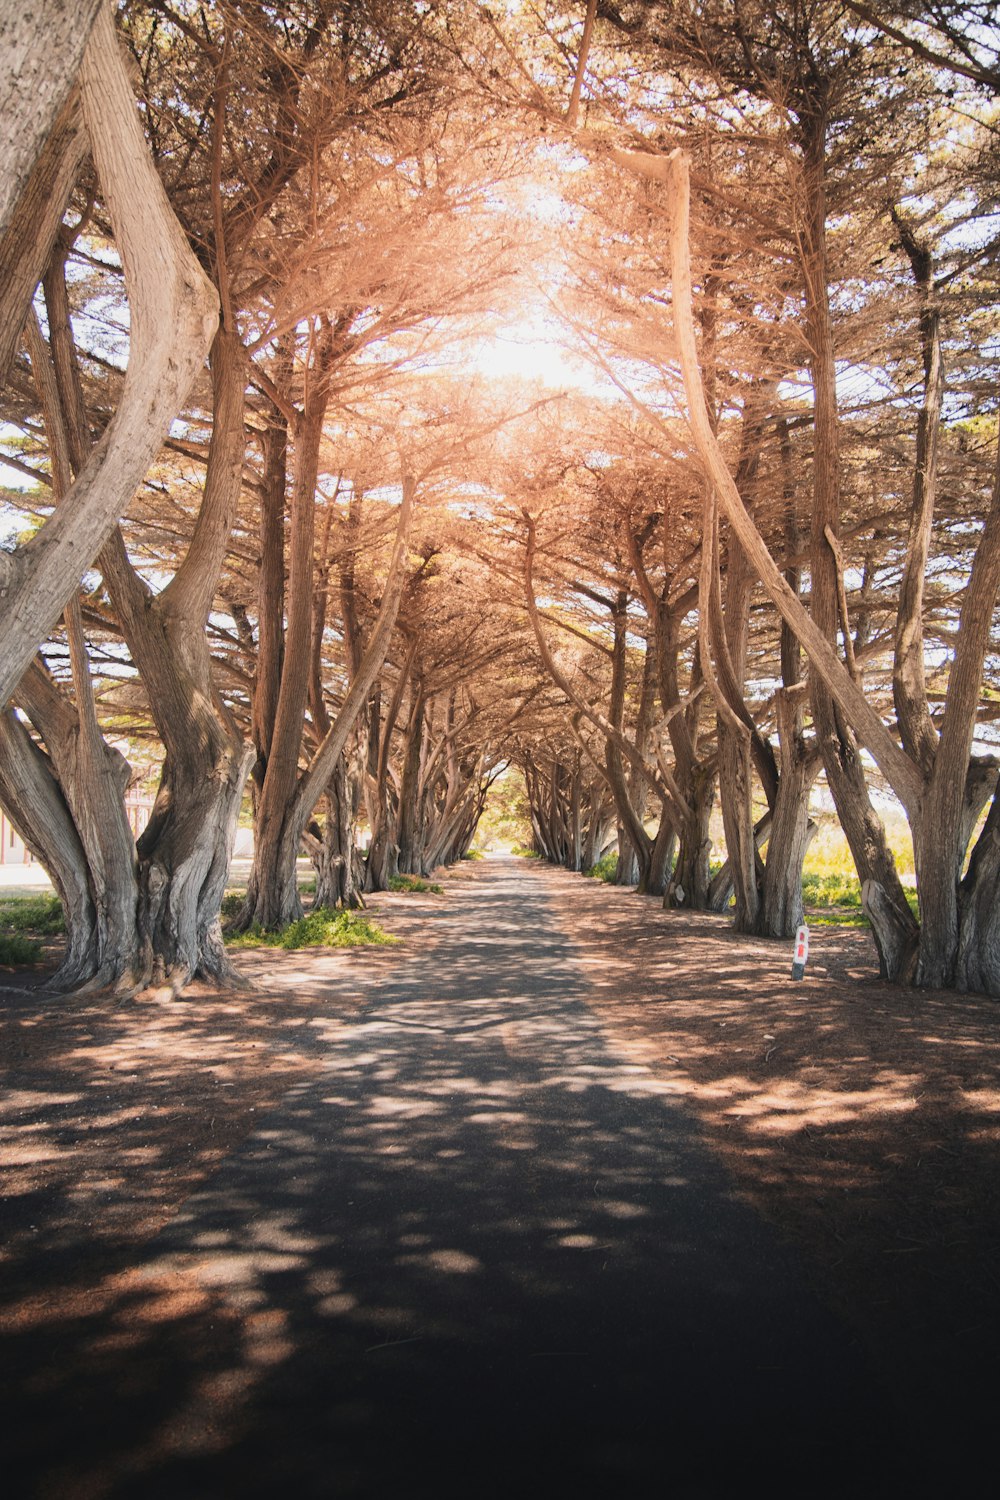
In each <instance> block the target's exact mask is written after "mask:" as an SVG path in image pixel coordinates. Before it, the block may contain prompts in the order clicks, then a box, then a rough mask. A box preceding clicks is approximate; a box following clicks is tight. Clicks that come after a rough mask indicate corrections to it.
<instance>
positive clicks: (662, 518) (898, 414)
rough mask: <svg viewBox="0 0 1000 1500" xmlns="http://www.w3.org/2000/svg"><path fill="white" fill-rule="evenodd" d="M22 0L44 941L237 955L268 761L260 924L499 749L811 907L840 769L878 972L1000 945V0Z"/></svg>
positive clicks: (550, 839)
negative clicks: (807, 876) (963, 1)
mask: <svg viewBox="0 0 1000 1500" xmlns="http://www.w3.org/2000/svg"><path fill="white" fill-rule="evenodd" d="M21 9H22V15H21V17H20V19H19V20H18V22H17V24H16V26H15V27H13V31H12V35H11V38H10V43H11V45H10V47H9V48H8V63H9V64H10V68H11V69H14V71H13V72H11V73H10V77H9V78H8V77H7V74H6V73H5V72H3V71H0V119H2V121H3V130H4V132H5V136H4V139H5V140H7V141H8V143H9V144H10V150H9V151H8V152H7V153H6V156H5V162H6V165H5V168H4V175H3V184H2V194H0V267H2V268H3V271H4V275H3V278H2V291H0V377H2V380H3V397H2V399H3V425H2V426H0V457H2V461H3V465H4V470H3V473H4V476H5V481H6V482H5V488H4V490H3V496H2V504H0V528H2V535H0V542H2V550H0V621H2V624H3V633H4V643H5V651H4V653H3V664H2V668H0V675H2V694H3V700H4V703H5V705H6V708H5V711H4V713H3V715H2V717H0V801H2V803H3V805H4V807H5V809H6V810H7V811H8V813H9V815H10V816H11V818H12V820H13V821H14V823H15V825H16V826H17V827H18V829H19V830H20V831H21V832H22V834H23V836H24V838H25V840H26V842H27V843H28V844H29V846H30V847H31V848H32V850H33V851H34V852H35V853H36V855H37V856H38V857H39V858H40V859H41V860H42V862H43V863H44V864H45V866H46V868H47V869H48V870H49V871H50V872H51V874H52V878H53V880H54V882H55V884H56V886H57V889H58V890H59V893H60V896H61V897H62V900H63V904H64V907H65V910H66V913H67V919H68V927H69V941H68V944H67V951H66V955H65V958H64V961H63V964H62V967H61V969H60V971H59V973H58V975H57V976H56V978H55V979H54V980H53V984H54V985H55V986H56V987H64V988H65V987H80V986H93V987H95V988H100V987H110V988H113V989H116V990H117V991H119V992H121V993H128V994H132V993H136V992H138V991H140V990H142V989H144V988H145V987H147V986H149V985H166V986H168V987H169V988H171V989H173V990H175V991H176V990H178V989H180V988H181V987H182V986H183V985H184V984H185V983H187V981H188V980H189V979H190V978H191V977H192V976H194V975H196V974H199V973H200V974H208V975H212V976H214V977H216V978H219V979H222V980H225V981H226V982H229V983H239V976H238V974H237V972H236V971H235V970H234V968H233V966H232V964H231V962H230V959H229V957H228V955H227V953H226V950H225V948H224V945H223V942H222V936H221V930H220V917H219V914H220V908H221V902H222V896H223V892H224V889H225V883H226V875H227V871H228V868H229V862H230V858H231V852H232V842H233V837H234V833H235V829H236V825H237V821H238V818H239V817H240V814H241V808H242V807H245V806H246V805H247V803H248V800H249V805H250V807H251V808H252V816H253V821H254V828H255V856H254V867H253V872H252V875H251V879H250V884H249V889H248V892H247V897H246V901H245V903H244V906H243V910H242V912H241V913H240V915H239V917H238V918H237V919H236V921H237V925H239V926H242V927H244V928H247V927H251V926H255V925H262V926H264V927H266V928H273V927H278V926H281V925H282V924H285V923H287V922H289V921H291V920H293V919H294V918H296V917H297V916H299V915H301V896H300V892H299V889H298V883H297V880H296V858H297V857H298V856H299V855H300V854H301V852H302V851H303V850H304V851H306V852H307V853H309V854H310V856H311V857H312V858H313V861H314V863H315V865H316V870H317V882H318V889H317V897H316V899H317V902H320V903H321V904H329V905H333V904H343V905H352V904H356V903H359V902H362V901H363V900H364V894H365V892H366V891H371V890H377V889H380V888H383V887H384V886H385V884H386V883H387V882H388V881H389V880H390V879H391V878H392V877H393V876H394V875H396V874H398V873H414V874H425V873H427V872H429V871H430V870H431V869H433V868H434V867H435V866H436V865H438V864H440V863H444V862H448V861H450V860H453V859H456V858H458V857H460V855H461V854H462V853H463V852H465V851H466V850H467V849H468V848H469V845H470V842H471V840H472V838H473V835H474V832H475V828H476V824H477V821H478V819H479V817H480V816H481V814H482V811H483V807H484V805H485V800H486V797H487V795H488V792H489V787H490V785H491V782H492V781H493V780H494V779H495V778H496V777H497V775H498V774H500V772H501V771H502V770H503V768H504V767H506V766H508V765H512V766H517V767H519V768H520V770H521V771H522V773H523V775H524V777H525V784H526V789H527V794H528V804H529V811H530V818H531V825H532V830H533V836H534V841H535V844H536V847H537V850H538V852H540V853H543V854H544V855H545V856H547V857H549V858H552V859H555V860H558V861H560V862H562V863H565V864H566V865H568V866H569V867H570V868H573V869H583V868H586V867H588V866H590V865H592V864H594V863H595V862H596V860H597V859H598V858H599V856H600V855H601V854H602V853H604V852H605V851H606V850H607V849H608V848H609V847H612V846H613V847H616V848H617V851H618V878H619V879H621V880H622V881H623V882H625V883H629V884H636V885H637V886H638V887H639V889H640V890H641V891H643V892H644V893H646V894H647V895H649V896H656V897H659V898H661V899H662V900H663V902H664V904H665V905H667V906H668V907H691V906H694V907H702V908H712V909H716V910H718V911H727V910H731V911H732V914H733V921H734V923H735V925H736V927H737V929H738V930H739V931H742V932H745V933H753V934H757V935H762V936H770V937H783V938H787V937H789V936H790V935H792V934H794V931H795V928H796V926H797V925H798V923H799V922H801V920H802V913H803V907H802V880H801V875H802V865H803V860H804V858H805V856H806V851H807V849H808V845H809V841H810V838H811V836H812V833H813V831H814V828H815V809H816V805H817V804H816V788H817V787H818V786H823V787H825V789H826V792H825V795H828V796H829V797H830V798H831V799H832V803H833V805H834V806H835V808H836V813H837V816H838V818H839V820H840V823H841V826H842V827H843V830H844V833H845V835H846V838H847V841H848V843H849V845H850V849H851V853H852V856H853V858H854V861H855V864H856V867H857V871H858V875H859V878H860V879H861V881H862V882H863V891H864V902H865V908H866V912H867V914H868V917H869V920H870V922H871V925H872V931H873V936H874V939H875V943H876V947H877V950H878V957H879V962H880V966H881V969H882V972H883V974H884V975H885V976H886V977H889V978H891V979H894V980H898V981H901V982H906V983H917V984H920V985H936V986H941V985H944V986H953V987H957V988H959V989H967V990H974V991H982V992H986V993H989V994H994V995H996V994H1000V899H998V898H1000V836H998V835H1000V789H998V772H1000V759H998V755H997V704H998V703H1000V653H998V628H997V627H998V617H997V599H998V592H1000V458H998V444H997V430H998V411H1000V403H998V375H1000V336H998V328H1000V324H998V305H1000V287H998V276H997V272H998V252H1000V203H998V182H1000V175H998V163H1000V114H998V110H997V83H998V79H1000V29H998V27H997V24H996V20H995V17H994V16H993V14H992V10H991V8H990V7H987V6H975V5H962V6H958V5H954V4H951V3H945V0H940V3H939V0H921V3H912V4H911V3H906V4H902V3H901V4H899V5H896V6H893V5H889V6H882V5H880V6H878V7H870V6H867V5H863V4H856V3H851V0H777V3H768V4H764V3H763V0H670V3H668V0H622V3H621V4H612V3H605V0H579V3H569V0H564V3H561V4H560V3H553V0H541V3H535V4H531V5H528V4H523V3H520V0H510V3H509V4H506V5H504V6H502V7H486V6H480V5H474V4H471V3H468V0H437V3H433V0H408V3H405V4H399V3H388V0H334V3H331V0H295V3H293V4H292V3H290V4H286V5H281V6H265V7H262V6H260V5H256V4H246V3H244V0H214V3H196V0H173V3H170V0H121V3H119V4H117V5H112V4H111V3H110V0H101V3H100V4H95V3H94V0H86V3H84V0H74V3H72V4H71V3H67V5H66V6H65V7H63V11H64V12H65V14H66V15H67V16H69V17H70V19H71V20H72V22H73V24H72V25H71V26H70V27H69V29H68V30H67V32H66V34H65V35H63V34H62V33H61V32H60V34H59V35H58V36H53V35H51V34H50V29H49V27H48V23H47V20H46V8H45V7H44V6H42V5H28V6H24V7H22V8H21ZM14 33H16V34H14ZM6 67H7V64H5V68H6ZM19 68H20V69H21V70H22V72H21V73H20V74H19V73H18V72H17V69H19ZM29 76H30V77H31V78H33V79H34V80H35V83H34V84H33V85H32V88H31V90H30V92H31V94H32V98H31V110H30V111H26V110H25V108H24V100H23V98H22V92H23V84H22V87H21V89H20V90H19V88H18V87H17V82H16V81H17V78H18V77H23V78H28V77H29ZM137 774H144V775H150V774H151V775H152V776H153V778H154V780H155V784H156V795H155V803H154V806H153V809H152V816H151V818H150V822H149V825H148V827H147V828H146V829H145V830H144V832H143V833H142V834H141V835H140V836H139V838H138V840H137V839H136V838H135V836H134V834H133V832H132V830H131V827H130V825H129V822H128V818H127V813H126V806H125V791H126V788H127V786H128V784H129V782H130V780H131V779H132V778H133V777H134V776H135V775H137ZM889 807H898V808H899V809H901V811H902V813H903V814H904V815H905V818H906V820H907V822H908V824H909V828H910V832H911V836H912V842H913V850H914V859H915V868H916V878H917V884H916V896H917V903H916V904H917V910H916V911H914V910H913V909H912V905H911V902H910V901H909V900H908V897H907V892H906V890H905V889H904V885H903V883H902V881H901V878H900V871H899V868H898V860H897V858H896V853H897V851H895V850H894V849H893V847H892V844H891V841H890V838H889V836H888V835H887V832H886V827H885V814H886V809H887V808H889ZM716 808H718V809H719V810H720V811H721V818H722V829H723V832H722V836H721V837H720V834H719V829H718V824H717V822H716V821H715V820H714V819H713V811H714V809H716Z"/></svg>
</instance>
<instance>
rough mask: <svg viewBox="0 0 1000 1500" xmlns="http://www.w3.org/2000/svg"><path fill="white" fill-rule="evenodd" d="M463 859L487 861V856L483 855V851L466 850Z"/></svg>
mask: <svg viewBox="0 0 1000 1500" xmlns="http://www.w3.org/2000/svg"><path fill="white" fill-rule="evenodd" d="M462 858H463V859H485V858H486V855H485V854H484V853H483V851H482V849H466V851H465V853H464V854H463V855H462Z"/></svg>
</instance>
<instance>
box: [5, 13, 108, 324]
mask: <svg viewBox="0 0 1000 1500" xmlns="http://www.w3.org/2000/svg"><path fill="white" fill-rule="evenodd" d="M99 10H102V11H104V12H105V14H106V15H107V10H106V7H105V3H104V0H54V3H53V0H17V3H15V4H13V5H10V6H7V7H5V10H4V13H3V14H2V15H0V161H2V162H3V164H4V170H3V174H2V175H0V235H2V234H4V233H5V232H6V230H7V227H8V225H9V224H10V223H11V221H12V219H13V216H14V214H15V212H16V209H17V205H18V203H19V202H20V200H21V198H22V197H23V195H24V193H25V191H26V189H27V185H28V183H29V181H30V178H31V175H32V173H33V172H34V170H35V167H36V164H37V162H38V160H39V157H40V156H41V155H42V153H43V151H44V150H45V147H46V145H47V144H48V142H49V141H50V140H51V137H52V133H53V130H54V129H55V125H56V121H57V119H58V117H59V114H60V111H61V110H62V109H63V107H64V105H65V103H66V100H67V98H68V97H69V94H70V91H71V89H72V87H73V85H74V83H75V82H76V79H77V77H78V75H79V72H80V64H81V60H82V58H83V54H84V49H85V47H86V45H87V40H88V38H89V36H90V33H91V28H92V27H93V25H94V20H95V18H96V17H97V14H98V11H99ZM39 275H41V270H40V271H39ZM26 312H27V308H25V313H26ZM22 322H23V317H22Z"/></svg>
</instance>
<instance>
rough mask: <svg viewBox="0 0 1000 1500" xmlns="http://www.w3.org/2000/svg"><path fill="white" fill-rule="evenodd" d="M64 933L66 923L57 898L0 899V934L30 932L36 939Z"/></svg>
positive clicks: (17, 897)
mask: <svg viewBox="0 0 1000 1500" xmlns="http://www.w3.org/2000/svg"><path fill="white" fill-rule="evenodd" d="M65 931H66V921H65V918H64V916H63V909H62V902H61V901H60V900H59V897H58V896H4V897H2V898H0V932H31V933H34V934H35V936H36V937H56V936H58V935H59V933H62V932H65Z"/></svg>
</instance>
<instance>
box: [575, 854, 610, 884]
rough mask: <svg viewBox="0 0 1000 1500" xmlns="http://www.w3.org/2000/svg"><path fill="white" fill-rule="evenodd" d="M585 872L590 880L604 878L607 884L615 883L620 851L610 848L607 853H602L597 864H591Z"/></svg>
mask: <svg viewBox="0 0 1000 1500" xmlns="http://www.w3.org/2000/svg"><path fill="white" fill-rule="evenodd" d="M583 873H584V874H585V875H586V876H587V877H588V879H590V880H603V881H604V883H605V885H614V883H615V876H616V875H617V874H618V851H617V850H616V849H610V850H609V851H608V853H607V854H602V855H601V858H600V859H599V860H598V861H597V863H596V865H591V867H590V869H589V870H584V872H583Z"/></svg>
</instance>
